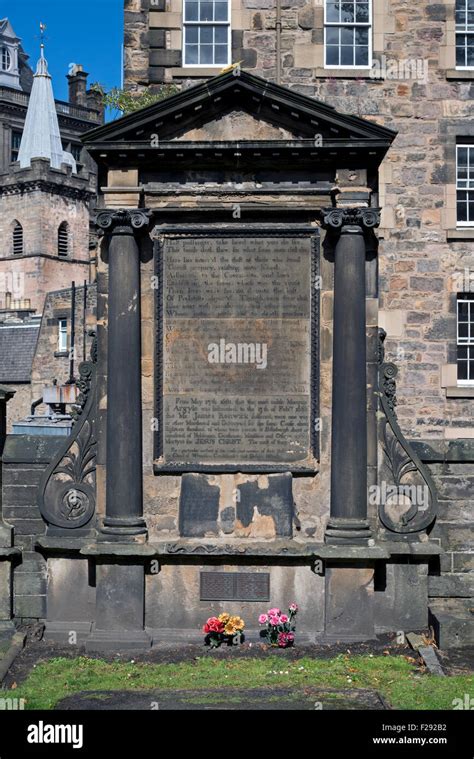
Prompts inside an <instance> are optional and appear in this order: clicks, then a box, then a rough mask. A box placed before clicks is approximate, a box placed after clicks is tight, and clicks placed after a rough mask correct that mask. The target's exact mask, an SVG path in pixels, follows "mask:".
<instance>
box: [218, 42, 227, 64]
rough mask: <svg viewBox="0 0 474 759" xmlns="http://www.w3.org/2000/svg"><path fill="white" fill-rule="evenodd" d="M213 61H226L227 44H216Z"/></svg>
mask: <svg viewBox="0 0 474 759" xmlns="http://www.w3.org/2000/svg"><path fill="white" fill-rule="evenodd" d="M215 51H216V52H215V63H227V45H216V48H215Z"/></svg>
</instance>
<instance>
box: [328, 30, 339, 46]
mask: <svg viewBox="0 0 474 759" xmlns="http://www.w3.org/2000/svg"><path fill="white" fill-rule="evenodd" d="M326 43H327V44H328V45H338V44H339V29H338V27H337V26H328V27H327V29H326Z"/></svg>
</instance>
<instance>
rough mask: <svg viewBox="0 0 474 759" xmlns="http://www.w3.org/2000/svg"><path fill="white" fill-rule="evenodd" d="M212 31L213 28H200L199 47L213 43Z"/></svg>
mask: <svg viewBox="0 0 474 759" xmlns="http://www.w3.org/2000/svg"><path fill="white" fill-rule="evenodd" d="M213 29H214V27H213V26H201V38H200V42H201V45H202V44H208V45H210V44H211V43H212V42H213V38H212V32H213Z"/></svg>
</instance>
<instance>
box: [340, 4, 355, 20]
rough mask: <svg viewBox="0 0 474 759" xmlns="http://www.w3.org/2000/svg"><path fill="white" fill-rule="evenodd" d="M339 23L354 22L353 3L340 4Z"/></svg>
mask: <svg viewBox="0 0 474 759" xmlns="http://www.w3.org/2000/svg"><path fill="white" fill-rule="evenodd" d="M341 21H344V22H345V23H346V24H347V23H351V22H354V21H355V6H354V3H341Z"/></svg>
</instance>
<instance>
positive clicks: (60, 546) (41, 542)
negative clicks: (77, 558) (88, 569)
mask: <svg viewBox="0 0 474 759" xmlns="http://www.w3.org/2000/svg"><path fill="white" fill-rule="evenodd" d="M90 541H91V537H90V536H89V537H86V538H85V537H84V536H82V537H77V538H64V537H50V536H46V535H43V536H41V537H39V538H38V539H37V540H36V541H35V548H36V549H37V550H38V549H39V550H40V551H43V552H44V553H51V554H52V553H59V554H64V553H79V552H80V550H81V549H82V548H84V546H86V545H87V544H88V543H90Z"/></svg>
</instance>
